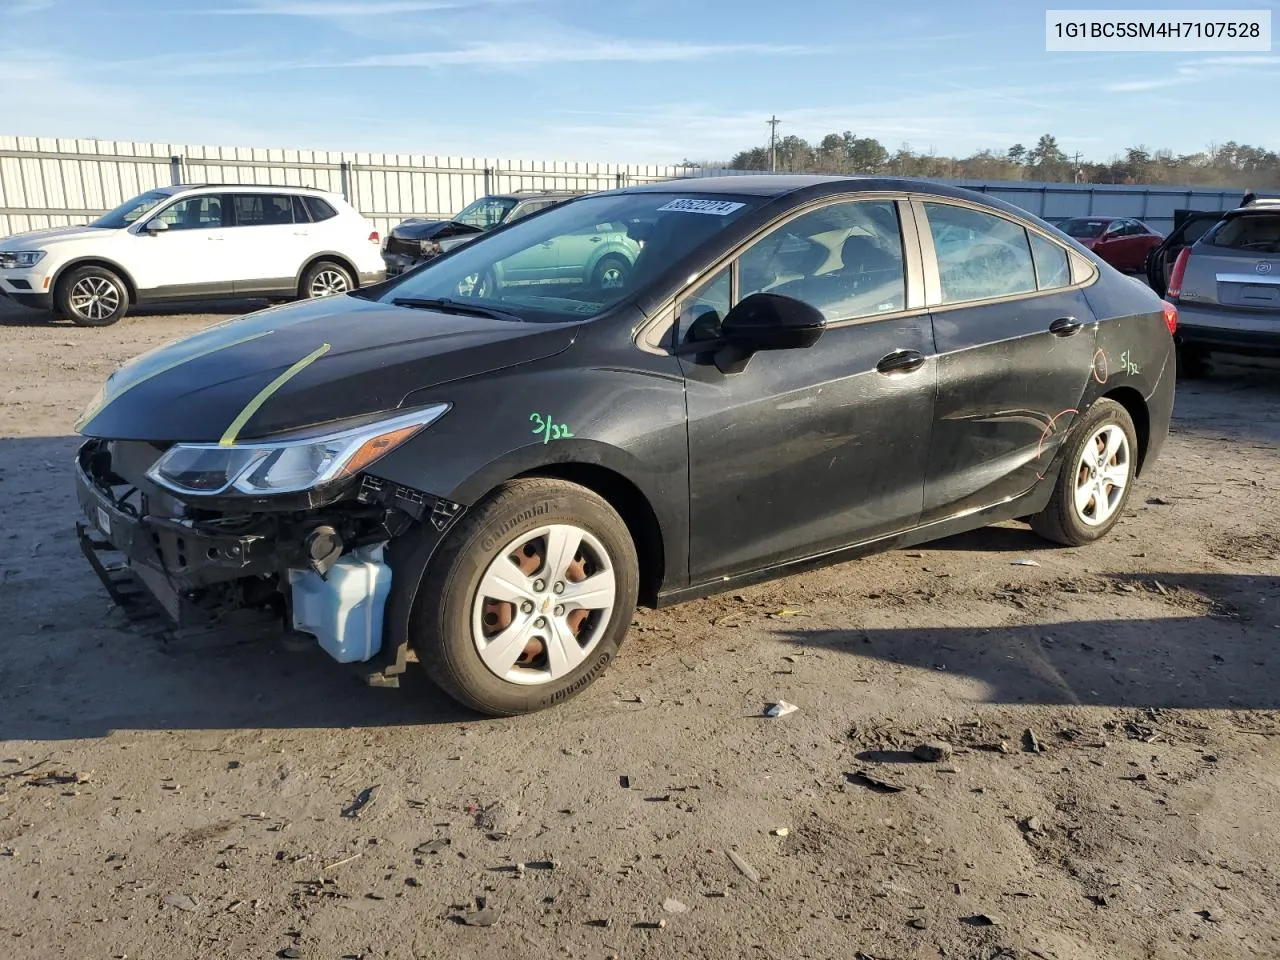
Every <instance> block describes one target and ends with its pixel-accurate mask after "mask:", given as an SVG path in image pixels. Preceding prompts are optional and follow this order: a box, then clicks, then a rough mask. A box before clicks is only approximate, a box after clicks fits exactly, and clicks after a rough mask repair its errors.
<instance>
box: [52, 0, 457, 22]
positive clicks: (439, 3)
mask: <svg viewBox="0 0 1280 960" xmlns="http://www.w3.org/2000/svg"><path fill="white" fill-rule="evenodd" d="M37 2H38V0H37ZM477 5H478V2H477V0H254V2H251V3H249V4H248V5H246V6H240V7H221V8H217V9H214V10H206V11H205V12H206V13H210V14H218V15H223V16H245V17H316V18H322V19H323V18H332V17H378V16H388V15H393V14H397V13H423V12H430V11H435V10H458V9H462V8H465V7H472V6H477Z"/></svg>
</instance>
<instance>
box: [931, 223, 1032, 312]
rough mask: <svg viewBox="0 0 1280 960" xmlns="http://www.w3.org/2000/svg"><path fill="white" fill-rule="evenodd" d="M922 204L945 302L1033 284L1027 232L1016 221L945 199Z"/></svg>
mask: <svg viewBox="0 0 1280 960" xmlns="http://www.w3.org/2000/svg"><path fill="white" fill-rule="evenodd" d="M924 209H925V214H926V216H927V217H928V219H929V233H930V235H931V236H932V237H933V249H934V252H935V253H936V255H937V258H938V273H939V275H940V278H941V280H942V302H943V303H944V304H946V303H965V302H967V301H970V300H988V299H991V298H992V297H1008V296H1012V295H1014V294H1019V293H1031V292H1033V291H1034V290H1035V289H1036V268H1035V264H1034V262H1033V261H1032V259H1031V247H1030V244H1029V243H1028V241H1027V231H1026V230H1024V229H1023V228H1022V227H1020V226H1019V225H1018V224H1016V223H1014V222H1012V221H1010V220H1006V219H1004V218H1003V217H997V216H995V215H994V214H990V213H983V212H981V211H978V210H973V209H970V208H968V207H959V206H953V205H952V204H948V203H930V202H926V203H925V204H924Z"/></svg>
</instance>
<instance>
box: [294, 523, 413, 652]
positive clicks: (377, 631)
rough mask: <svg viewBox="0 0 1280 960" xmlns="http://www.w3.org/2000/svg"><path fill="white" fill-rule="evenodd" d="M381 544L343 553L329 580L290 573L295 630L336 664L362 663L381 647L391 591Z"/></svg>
mask: <svg viewBox="0 0 1280 960" xmlns="http://www.w3.org/2000/svg"><path fill="white" fill-rule="evenodd" d="M384 546H385V544H382V543H379V544H375V545H373V546H371V547H361V548H360V549H358V550H352V551H351V552H350V553H347V554H344V555H343V556H342V557H340V558H339V559H338V562H337V563H335V564H334V565H333V566H332V567H331V568H330V569H329V575H328V577H327V578H324V577H321V576H320V575H319V574H318V573H316V572H315V571H314V570H290V571H289V586H290V587H291V588H292V590H293V628H294V629H295V630H301V631H303V632H304V633H310V634H313V635H314V636H315V637H316V639H317V640H319V641H320V646H321V647H322V648H323V649H324V652H325V653H327V654H329V656H331V657H333V659H335V660H337V661H338V662H339V663H360V662H363V661H365V660H368V659H369V658H370V657H372V656H373V655H374V654H376V653H377V652H378V650H379V649H381V647H382V612H383V609H384V608H385V607H386V605H387V595H388V594H389V593H390V592H391V567H390V566H388V565H387V564H386V563H385V562H384V561H383V559H382V551H383V547H384Z"/></svg>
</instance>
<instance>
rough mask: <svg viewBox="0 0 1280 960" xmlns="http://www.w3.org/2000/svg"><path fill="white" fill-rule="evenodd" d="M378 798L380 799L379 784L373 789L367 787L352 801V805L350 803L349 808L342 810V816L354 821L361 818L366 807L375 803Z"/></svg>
mask: <svg viewBox="0 0 1280 960" xmlns="http://www.w3.org/2000/svg"><path fill="white" fill-rule="evenodd" d="M377 797H378V785H377V784H374V785H373V786H372V787H365V788H364V789H363V790H361V791H360V792H359V793H358V794H356V798H355V799H354V800H352V801H351V803H349V804H348V805H347V806H345V807H343V808H342V815H343V816H344V817H346V818H347V819H354V818H356V817H358V816H360V814H361V813H362V812H363V811H364V809H365V807H367V806H369V804H371V803H373V801H374V800H376V799H377Z"/></svg>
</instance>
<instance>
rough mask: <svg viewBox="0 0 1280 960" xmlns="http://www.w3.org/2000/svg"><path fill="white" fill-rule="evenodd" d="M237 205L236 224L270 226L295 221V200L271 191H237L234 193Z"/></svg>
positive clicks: (242, 225) (234, 201)
mask: <svg viewBox="0 0 1280 960" xmlns="http://www.w3.org/2000/svg"><path fill="white" fill-rule="evenodd" d="M231 199H232V202H233V203H234V204H235V207H236V226H238V227H269V226H275V225H279V224H286V223H293V200H292V199H291V198H290V197H288V196H285V195H275V194H270V193H237V194H233V195H232V198H231Z"/></svg>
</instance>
